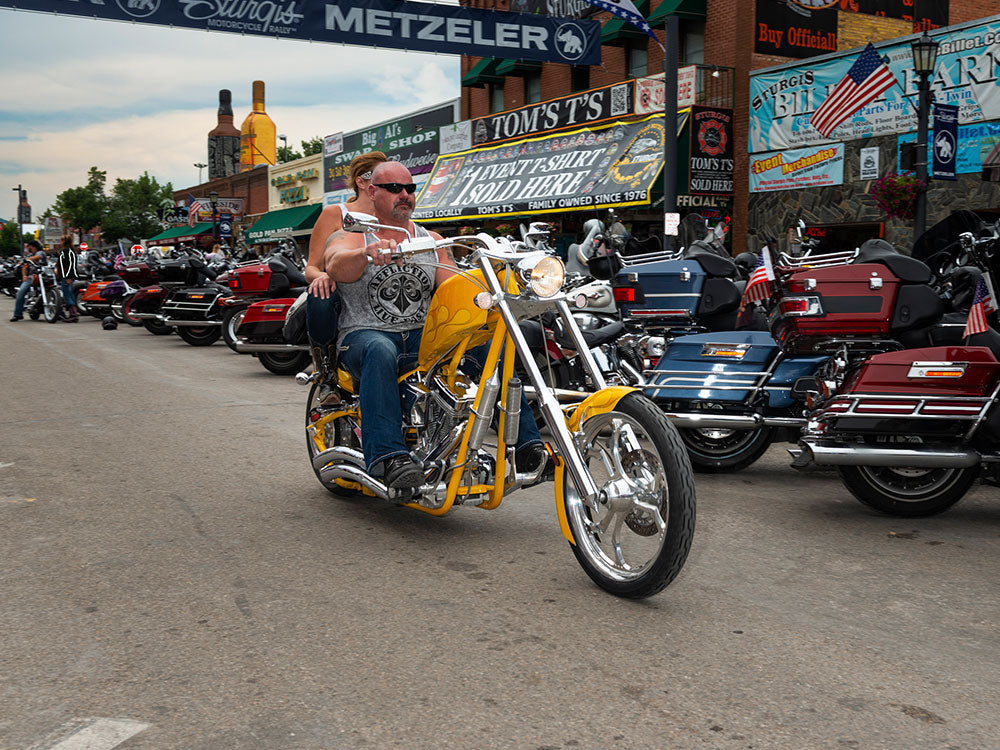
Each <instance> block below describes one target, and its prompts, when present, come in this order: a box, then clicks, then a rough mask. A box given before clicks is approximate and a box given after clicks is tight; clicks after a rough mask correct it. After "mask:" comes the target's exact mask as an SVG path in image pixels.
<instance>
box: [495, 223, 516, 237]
mask: <svg viewBox="0 0 1000 750" xmlns="http://www.w3.org/2000/svg"><path fill="white" fill-rule="evenodd" d="M515 231H516V230H515V228H514V225H513V224H497V228H496V233H497V234H498V235H500V236H501V237H508V236H513V235H514V233H515Z"/></svg>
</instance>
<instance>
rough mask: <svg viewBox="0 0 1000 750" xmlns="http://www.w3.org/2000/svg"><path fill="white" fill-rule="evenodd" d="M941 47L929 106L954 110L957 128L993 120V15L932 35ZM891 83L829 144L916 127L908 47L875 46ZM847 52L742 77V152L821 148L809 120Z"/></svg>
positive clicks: (996, 48)
mask: <svg viewBox="0 0 1000 750" xmlns="http://www.w3.org/2000/svg"><path fill="white" fill-rule="evenodd" d="M932 36H933V37H934V38H935V39H936V40H937V41H938V42H940V43H941V46H940V48H939V50H938V57H937V68H936V71H935V74H934V77H933V80H932V82H931V91H932V93H933V95H934V97H935V101H937V102H941V103H942V104H955V105H958V108H959V110H958V121H959V123H960V124H968V123H974V122H983V121H989V120H996V119H1000V16H994V17H993V18H991V19H990V20H988V21H986V22H985V23H977V24H976V25H969V26H966V27H965V28H962V29H958V30H955V31H950V32H948V33H937V34H932ZM878 51H879V54H880V55H882V56H883V58H888V65H889V69H890V70H891V71H892V73H893V75H894V76H895V78H896V81H897V82H898V85H893V86H891V87H889V88H888V89H886V90H885V91H884V92H883V93H882V94H881V95H879V96H878V98H876V99H875V100H874V101H873V102H871V103H870V104H868V105H866V106H865V107H863V108H861V110H859V111H858V112H856V113H855V114H854V115H853V116H852V117H850V118H848V119H847V120H845V121H844V122H843V123H841V124H840V125H839V126H838V127H837V128H836V129H835V130H834V131H833V134H832V137H833V139H835V140H838V141H849V140H855V139H858V138H869V137H872V136H879V135H891V134H897V133H905V132H908V131H910V130H916V126H917V115H916V109H915V105H916V100H917V76H916V74H915V73H914V71H913V53H912V51H911V49H910V43H909V42H906V43H903V44H893V45H888V46H882V47H879V49H878ZM859 54H860V50H853V51H851V52H850V53H848V54H845V55H841V56H839V57H837V58H836V59H832V60H831V59H827V60H822V61H819V62H815V63H803V64H799V65H795V66H788V67H783V68H781V69H780V70H772V71H771V72H763V73H759V74H751V75H750V152H751V153H757V152H761V151H776V150H781V149H786V148H801V147H803V146H810V145H813V144H818V143H824V142H827V141H829V140H830V139H828V138H825V137H824V136H823V135H822V134H821V133H820V132H819V131H818V130H816V129H815V128H814V127H813V126H812V125H811V124H810V122H809V118H810V116H811V115H812V113H813V112H815V111H816V109H817V108H818V107H819V106H820V105H821V104H822V103H823V101H824V100H825V99H826V97H827V95H828V93H829V91H830V90H832V89H833V88H834V87H835V86H836V85H837V83H838V82H839V81H840V80H841V79H842V78H843V77H844V75H845V74H846V73H847V71H848V69H849V68H850V67H851V65H852V64H853V63H854V61H855V60H856V59H857V58H858V55H859Z"/></svg>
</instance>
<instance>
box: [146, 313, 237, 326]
mask: <svg viewBox="0 0 1000 750" xmlns="http://www.w3.org/2000/svg"><path fill="white" fill-rule="evenodd" d="M156 319H157V320H159V321H160V322H161V323H163V325H167V326H174V327H175V328H211V327H212V326H221V325H222V321H221V320H178V319H177V318H166V317H164V316H162V315H158V316H157V317H156Z"/></svg>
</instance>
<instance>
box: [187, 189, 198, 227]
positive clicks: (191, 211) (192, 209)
mask: <svg viewBox="0 0 1000 750" xmlns="http://www.w3.org/2000/svg"><path fill="white" fill-rule="evenodd" d="M199 211H201V202H200V201H199V200H198V199H197V198H195V197H194V196H193V195H191V193H188V226H189V227H193V226H194V225H195V222H197V221H198V212H199Z"/></svg>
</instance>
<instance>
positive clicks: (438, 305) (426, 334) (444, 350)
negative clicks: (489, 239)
mask: <svg viewBox="0 0 1000 750" xmlns="http://www.w3.org/2000/svg"><path fill="white" fill-rule="evenodd" d="M476 282H478V283H476ZM486 288H487V286H486V281H485V279H484V278H483V272H482V271H480V270H475V271H468V272H465V273H462V274H456V275H455V276H452V277H451V278H449V279H445V281H444V283H443V284H441V286H439V287H438V288H437V290H435V292H434V296H433V297H432V298H431V305H430V308H429V309H428V311H427V319H426V320H425V321H424V331H423V334H422V335H421V337H420V352H419V354H418V355H417V362H418V365H419V367H420V368H421V369H426V368H429V367H430V366H431V365H433V364H434V363H435V362H437V361H439V360H440V359H441V358H442V357H444V356H445V355H446V354H448V352H450V351H451V350H452V349H454V348H455V347H456V346H458V345H459V344H460V343H462V341H464V340H465V339H466V337H468V336H471V337H472V340H471V341H470V342H469V344H468V346H467V347H466V348H467V349H471V348H472V347H474V346H479V345H480V344H485V343H486V342H487V341H489V340H490V337H491V336H492V335H493V330H494V328H495V327H496V323H497V320H498V319H499V317H500V313H498V312H497V311H496V310H482V309H480V308H478V307H476V304H475V302H474V301H473V300H474V299H475V297H476V295H477V294H479V293H480V292H482V291H483V290H485V289H486Z"/></svg>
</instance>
